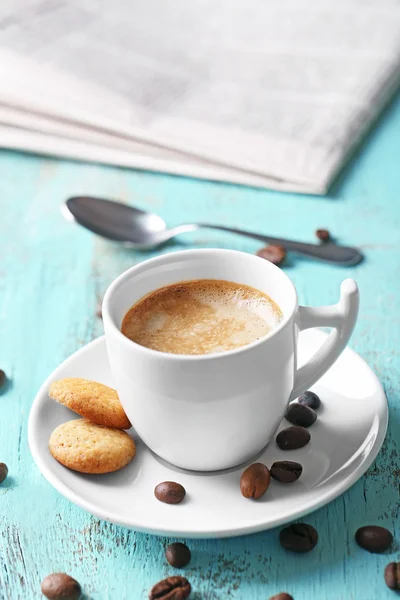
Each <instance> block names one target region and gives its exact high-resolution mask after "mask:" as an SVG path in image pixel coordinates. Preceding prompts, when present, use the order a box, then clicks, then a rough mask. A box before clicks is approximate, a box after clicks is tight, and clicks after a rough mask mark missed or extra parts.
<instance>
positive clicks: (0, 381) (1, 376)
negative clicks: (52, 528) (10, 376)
mask: <svg viewBox="0 0 400 600" xmlns="http://www.w3.org/2000/svg"><path fill="white" fill-rule="evenodd" d="M6 380H7V377H6V374H5V373H4V371H3V369H0V390H1V388H2V387H3V386H4V385H5V383H6Z"/></svg>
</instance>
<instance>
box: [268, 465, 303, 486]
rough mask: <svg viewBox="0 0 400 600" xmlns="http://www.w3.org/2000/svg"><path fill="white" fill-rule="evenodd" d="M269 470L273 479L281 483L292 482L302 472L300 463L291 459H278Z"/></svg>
mask: <svg viewBox="0 0 400 600" xmlns="http://www.w3.org/2000/svg"><path fill="white" fill-rule="evenodd" d="M270 472H271V477H272V478H273V479H276V480H277V481H280V482H281V483H292V482H293V481H297V480H298V478H299V477H300V475H301V474H302V472H303V467H302V466H301V464H300V463H298V462H292V461H291V460H278V461H276V462H274V464H273V465H272V467H271V469H270Z"/></svg>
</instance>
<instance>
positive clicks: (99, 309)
mask: <svg viewBox="0 0 400 600" xmlns="http://www.w3.org/2000/svg"><path fill="white" fill-rule="evenodd" d="M101 304H102V303H101V302H99V303H98V304H97V306H96V317H97V318H98V319H102V318H103V309H102V305H101Z"/></svg>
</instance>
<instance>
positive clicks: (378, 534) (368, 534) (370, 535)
mask: <svg viewBox="0 0 400 600" xmlns="http://www.w3.org/2000/svg"><path fill="white" fill-rule="evenodd" d="M356 542H357V544H358V545H359V546H361V548H364V550H368V552H376V553H380V552H385V550H387V549H388V548H390V546H391V545H392V542H393V535H392V534H391V533H390V531H389V530H388V529H385V528H384V527H379V526H378V525H366V526H365V527H360V529H358V530H357V531H356Z"/></svg>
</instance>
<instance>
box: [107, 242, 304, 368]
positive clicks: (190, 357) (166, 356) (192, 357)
mask: <svg viewBox="0 0 400 600" xmlns="http://www.w3.org/2000/svg"><path fill="white" fill-rule="evenodd" d="M215 253H217V254H225V255H229V254H231V255H238V254H240V255H245V256H246V257H248V258H249V259H251V260H254V261H256V262H258V261H261V262H262V264H263V266H264V268H266V269H270V270H272V271H274V270H275V271H279V273H280V275H282V276H283V278H284V279H286V281H287V283H288V284H289V285H290V287H291V288H292V292H293V298H294V303H293V307H292V310H291V311H289V312H288V314H287V315H286V316H284V318H283V319H282V321H281V322H280V323H279V325H278V326H277V327H275V328H274V329H272V330H271V331H270V332H269V333H267V334H266V335H265V336H263V337H262V338H260V339H258V340H255V341H254V342H251V343H250V344H247V345H245V346H240V347H239V348H235V349H233V350H224V351H223V352H210V353H208V354H173V353H171V352H161V351H160V350H154V349H153V348H147V347H146V346H141V345H140V344H138V343H137V342H134V341H133V340H131V339H129V338H127V337H126V336H125V335H124V334H123V333H122V332H121V330H120V329H119V327H118V326H117V324H116V323H115V321H114V319H113V318H112V317H111V314H110V305H111V302H112V297H113V295H114V293H115V292H116V291H117V290H118V289H119V287H120V286H121V285H123V284H124V283H125V282H126V280H128V279H130V278H131V276H132V274H133V275H134V274H135V272H136V271H137V270H139V269H140V268H141V267H143V265H157V264H158V263H163V262H168V258H169V257H172V256H182V257H183V256H196V255H200V256H201V255H206V254H208V255H211V254H215ZM259 264H261V263H259ZM155 289H157V288H155ZM297 308H298V296H297V290H296V288H295V286H294V283H293V282H292V280H291V279H290V278H289V277H288V276H287V275H286V273H284V272H283V271H282V270H281V269H280V268H279V267H277V266H276V265H274V264H273V263H271V262H269V261H267V260H265V259H263V258H260V257H259V256H256V255H254V254H250V253H247V252H242V251H241V250H229V249H225V248H198V249H190V250H178V251H174V252H168V253H167V254H162V255H160V256H156V257H154V258H149V259H147V260H144V261H141V262H139V263H138V264H136V265H133V267H130V268H129V269H127V270H126V271H124V272H123V273H121V274H120V275H118V277H116V278H115V279H114V280H113V281H112V282H111V283H110V285H109V286H108V288H107V290H106V293H105V294H104V298H103V302H102V316H103V322H105V323H107V326H108V327H109V329H110V330H111V331H112V332H113V333H114V334H115V335H116V336H117V338H118V340H119V341H120V342H121V343H122V344H125V345H126V348H127V349H130V350H132V349H133V348H134V349H136V350H137V351H139V352H144V353H147V354H148V356H149V357H153V358H154V359H162V360H175V361H178V360H181V361H198V360H216V359H226V358H227V357H231V356H232V357H233V356H236V355H238V354H244V353H246V352H249V351H251V350H253V349H254V348H257V347H258V346H261V345H263V344H264V343H266V342H268V341H270V340H271V339H273V338H274V337H275V336H276V335H277V334H278V333H279V332H281V331H282V330H283V329H284V328H285V327H286V326H287V325H288V323H289V322H290V321H291V319H292V317H293V315H294V313H295V311H296V309H297ZM106 336H107V333H106Z"/></svg>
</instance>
